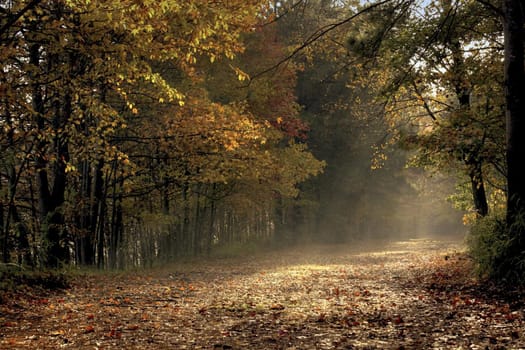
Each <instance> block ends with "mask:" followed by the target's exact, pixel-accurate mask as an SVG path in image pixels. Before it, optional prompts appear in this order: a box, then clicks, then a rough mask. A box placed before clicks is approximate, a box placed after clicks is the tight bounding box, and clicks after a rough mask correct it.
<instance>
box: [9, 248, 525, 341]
mask: <svg viewBox="0 0 525 350" xmlns="http://www.w3.org/2000/svg"><path fill="white" fill-rule="evenodd" d="M462 250H463V247H462V245H461V244H460V243H459V242H457V241H443V240H440V241H438V240H430V239H418V240H406V241H400V242H391V243H378V242H376V243H374V244H369V245H364V244H357V245H353V246H327V245H325V246H310V247H307V248H295V249H293V250H290V251H286V252H279V253H266V254H259V255H257V256H252V257H244V258H231V259H214V260H213V261H212V262H198V263H191V264H189V263H187V264H179V265H177V266H176V267H172V268H169V269H168V268H165V269H163V270H158V271H154V272H149V273H148V274H145V273H136V274H122V275H112V276H107V275H106V276H89V277H85V278H82V279H79V280H78V281H77V282H75V285H74V286H73V287H72V288H71V289H69V290H67V291H66V292H60V293H57V294H54V295H50V296H47V297H45V298H40V297H39V298H31V297H28V298H20V299H19V300H16V301H13V302H11V303H9V304H7V305H0V312H1V314H0V327H1V328H0V348H2V349H62V348H64V349H289V350H291V349H525V315H524V313H525V308H524V303H525V299H524V297H523V295H521V294H518V293H517V292H509V293H503V294H502V291H499V290H497V289H496V288H495V287H490V286H482V285H479V284H478V283H477V282H476V281H475V280H474V279H473V278H472V277H471V276H470V275H469V273H468V271H469V261H468V259H467V258H466V257H465V255H464V254H463V253H462Z"/></svg>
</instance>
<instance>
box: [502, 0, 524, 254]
mask: <svg viewBox="0 0 525 350" xmlns="http://www.w3.org/2000/svg"><path fill="white" fill-rule="evenodd" d="M523 7H524V4H523V2H522V1H521V0H504V1H503V12H504V36H505V90H506V91H505V95H506V117H507V169H508V170H507V171H508V173H507V187H508V188H507V190H508V194H507V221H508V223H509V224H511V225H512V224H513V223H514V222H516V221H517V220H518V218H519V217H520V215H524V214H525V167H524V166H523V161H524V160H525V68H524V53H523V48H524V44H523V41H524V40H525V33H524V28H523V26H524V22H525V19H524V8H523ZM524 229H525V226H523V225H521V229H520V230H519V232H515V234H516V235H519V236H523V235H524V234H525V232H523V230H524ZM524 244H525V243H524Z"/></svg>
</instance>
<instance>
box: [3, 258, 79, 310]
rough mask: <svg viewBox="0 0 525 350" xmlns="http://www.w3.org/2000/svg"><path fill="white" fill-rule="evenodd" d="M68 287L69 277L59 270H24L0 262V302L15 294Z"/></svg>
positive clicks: (35, 292)
mask: <svg viewBox="0 0 525 350" xmlns="http://www.w3.org/2000/svg"><path fill="white" fill-rule="evenodd" d="M69 287H70V279H69V277H68V275H67V274H65V273H63V272H61V271H53V270H46V271H41V270H38V271H35V270H26V269H24V268H23V267H21V266H18V265H14V264H0V303H4V302H6V301H7V300H8V299H9V298H10V297H12V296H13V295H15V294H20V293H24V294H27V293H28V292H34V294H38V293H42V292H45V291H50V290H57V289H65V288H69Z"/></svg>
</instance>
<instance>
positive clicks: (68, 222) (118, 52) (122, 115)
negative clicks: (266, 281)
mask: <svg viewBox="0 0 525 350" xmlns="http://www.w3.org/2000/svg"><path fill="white" fill-rule="evenodd" d="M1 6H2V16H3V17H2V21H1V22H0V24H1V28H2V30H1V32H0V45H1V53H0V61H1V62H2V63H1V68H2V69H1V70H0V84H1V85H0V86H1V91H2V97H1V98H2V100H1V102H0V103H1V106H0V125H1V126H2V130H1V132H2V141H1V144H0V147H1V151H2V157H1V164H2V170H1V171H2V172H1V179H0V186H1V187H0V190H1V202H0V203H1V206H0V218H1V220H2V221H1V223H2V225H1V227H2V231H1V233H2V234H1V237H2V238H1V244H0V245H1V247H2V257H3V261H4V262H11V261H16V262H18V263H22V264H28V265H33V266H34V265H45V266H50V267H57V266H60V265H62V264H68V263H69V262H74V263H77V264H85V265H98V266H99V267H102V266H111V267H125V266H139V265H145V264H149V263H153V262H154V261H158V260H159V259H161V260H162V259H163V260H170V259H173V258H174V257H176V256H179V255H187V254H196V253H199V252H204V251H209V250H210V249H211V247H212V246H215V245H218V244H222V243H224V242H231V241H236V240H239V239H241V240H246V239H252V238H253V239H269V238H270V237H271V236H272V234H273V231H272V228H271V227H272V220H273V219H272V217H273V211H274V207H275V200H276V198H278V197H281V196H291V197H293V196H295V195H296V194H297V188H296V184H297V183H299V182H301V181H303V180H304V179H306V178H308V177H309V176H312V175H316V174H317V173H319V171H320V170H321V168H322V163H321V162H319V161H317V160H316V159H315V158H314V157H313V156H312V155H311V154H310V153H309V152H308V150H307V149H306V147H305V146H304V145H303V144H301V143H300V140H301V138H304V137H305V135H304V131H305V130H306V126H305V125H304V124H303V123H302V122H300V121H299V120H298V119H297V113H298V110H299V109H298V106H297V104H296V102H295V100H294V97H293V89H294V84H295V80H294V79H295V76H294V69H293V68H290V69H288V71H287V73H286V74H287V76H288V77H287V78H286V79H284V80H283V81H281V82H280V84H281V85H280V88H278V89H272V88H270V87H269V86H268V85H267V84H270V83H271V82H270V81H268V80H261V83H259V82H254V83H253V86H252V87H250V88H249V94H246V93H244V95H243V94H239V93H238V92H237V91H234V89H239V91H243V92H246V91H248V90H247V89H246V88H243V87H242V86H241V84H246V83H248V82H249V73H250V72H249V71H248V70H247V69H246V67H253V66H257V65H258V64H259V63H260V62H258V61H257V59H258V58H259V57H263V56H264V55H266V53H267V52H266V50H269V51H268V52H270V51H271V50H278V49H276V48H274V47H272V46H259V44H253V43H259V41H258V40H259V39H260V36H261V35H263V34H261V33H264V31H265V29H264V28H259V27H260V24H261V21H262V20H263V17H261V16H260V15H259V13H260V11H262V9H263V6H262V2H261V1H230V2H228V3H224V4H223V3H213V2H209V1H200V0H197V1H186V2H171V1H146V2H144V1H127V0H123V1H74V0H71V1H65V0H64V1H19V2H12V3H11V2H9V3H6V4H3V5H1ZM4 14H5V16H4ZM263 36H264V35H263ZM269 40H270V39H266V38H264V37H263V43H264V42H265V41H269ZM251 46H256V47H254V48H253V49H251V53H252V55H250V54H248V53H247V54H245V55H244V54H243V53H244V52H245V51H246V48H247V47H251ZM283 49H284V48H283ZM270 57H272V56H271V54H270ZM218 72H221V74H219V73H218ZM213 77H215V83H214V84H211V83H209V80H210V79H212V78H213ZM276 81H277V80H274V82H276ZM226 87H231V88H230V89H228V88H226ZM233 87H235V88H233ZM217 89H219V90H220V94H222V99H219V98H218V92H217V91H216V90H217ZM248 95H250V96H256V97H255V98H253V97H252V98H250V97H249V96H248ZM246 203H248V204H246ZM250 203H251V204H250ZM248 207H250V208H251V209H250V210H246V208H248ZM249 227H257V229H256V230H253V229H248V228H249ZM245 232H246V233H245Z"/></svg>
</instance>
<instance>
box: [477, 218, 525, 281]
mask: <svg viewBox="0 0 525 350" xmlns="http://www.w3.org/2000/svg"><path fill="white" fill-rule="evenodd" d="M523 232H525V216H523V215H522V216H520V217H519V218H518V219H517V220H516V222H515V223H513V224H512V225H510V226H509V225H508V224H507V222H506V220H505V215H504V214H503V213H497V214H492V215H489V216H487V217H484V218H480V219H478V221H477V222H476V223H475V224H474V225H473V226H472V227H471V229H470V235H469V239H468V246H469V253H470V255H471V257H472V259H473V260H474V262H475V264H476V272H477V273H478V275H479V276H481V277H487V278H490V279H493V280H495V281H497V282H502V283H507V284H514V285H525V244H524V243H525V239H524V237H522V236H523Z"/></svg>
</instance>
